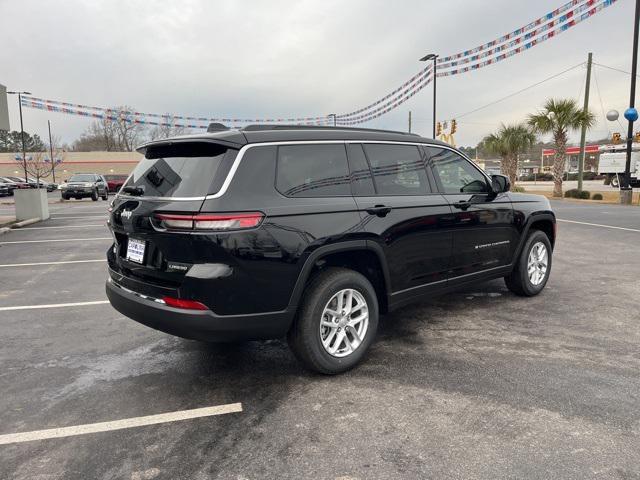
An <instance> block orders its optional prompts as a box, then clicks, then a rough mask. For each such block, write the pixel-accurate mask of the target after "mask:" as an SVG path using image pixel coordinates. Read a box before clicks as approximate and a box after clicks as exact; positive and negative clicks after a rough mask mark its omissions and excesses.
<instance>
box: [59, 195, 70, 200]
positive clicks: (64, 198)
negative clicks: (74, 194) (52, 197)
mask: <svg viewBox="0 0 640 480" xmlns="http://www.w3.org/2000/svg"><path fill="white" fill-rule="evenodd" d="M60 196H61V197H62V200H69V197H67V196H66V195H60Z"/></svg>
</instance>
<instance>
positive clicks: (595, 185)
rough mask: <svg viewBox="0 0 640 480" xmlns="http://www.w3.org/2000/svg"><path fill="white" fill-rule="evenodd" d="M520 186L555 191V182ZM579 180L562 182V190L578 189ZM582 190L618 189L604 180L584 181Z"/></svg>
mask: <svg viewBox="0 0 640 480" xmlns="http://www.w3.org/2000/svg"><path fill="white" fill-rule="evenodd" d="M518 185H519V186H521V187H524V188H525V190H527V191H528V192H535V191H538V192H544V191H549V192H551V191H552V190H553V182H518ZM577 187H578V182H577V180H573V181H569V182H562V189H563V190H565V191H566V190H569V189H571V188H577ZM582 188H584V189H585V190H588V191H590V192H592V193H593V192H614V191H615V190H616V189H615V188H613V187H611V186H610V185H605V184H604V183H603V181H602V180H584V181H583V182H582ZM633 191H634V192H637V191H640V189H638V188H634V189H633Z"/></svg>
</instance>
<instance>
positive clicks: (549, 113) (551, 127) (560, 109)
mask: <svg viewBox="0 0 640 480" xmlns="http://www.w3.org/2000/svg"><path fill="white" fill-rule="evenodd" d="M595 119H596V117H595V115H594V114H593V113H591V112H590V111H589V110H587V111H585V110H583V109H582V108H580V107H579V106H578V103H577V102H576V101H575V100H573V99H553V98H552V99H549V100H547V102H546V103H545V104H544V108H543V109H542V111H539V112H538V113H536V114H534V115H529V118H528V123H529V125H530V126H531V127H532V128H533V129H534V131H535V132H538V133H541V134H547V133H551V134H552V135H553V142H554V143H555V150H556V153H555V155H554V158H553V183H554V185H553V196H554V197H562V176H563V175H564V168H565V157H566V152H567V140H568V136H569V133H570V132H571V131H572V130H578V129H581V128H582V127H583V126H586V127H587V128H591V127H592V126H593V125H594V123H595Z"/></svg>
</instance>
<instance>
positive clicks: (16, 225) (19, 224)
mask: <svg viewBox="0 0 640 480" xmlns="http://www.w3.org/2000/svg"><path fill="white" fill-rule="evenodd" d="M39 221H40V218H39V217H36V218H29V219H28V220H22V221H21V222H16V223H14V224H13V225H11V228H22V227H26V226H27V225H31V224H33V223H37V222H39Z"/></svg>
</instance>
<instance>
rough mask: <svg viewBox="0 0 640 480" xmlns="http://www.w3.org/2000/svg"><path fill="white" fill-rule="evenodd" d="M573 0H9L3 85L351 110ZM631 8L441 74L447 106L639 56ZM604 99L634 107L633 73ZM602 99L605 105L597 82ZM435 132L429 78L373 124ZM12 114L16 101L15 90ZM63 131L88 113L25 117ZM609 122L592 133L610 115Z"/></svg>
mask: <svg viewBox="0 0 640 480" xmlns="http://www.w3.org/2000/svg"><path fill="white" fill-rule="evenodd" d="M560 3H561V0H541V1H537V2H527V1H525V0H520V1H515V2H514V1H513V0H493V1H491V2H487V1H485V0H464V1H463V0H454V1H448V2H441V1H437V2H436V1H420V0H415V1H408V0H407V1H396V2H388V1H384V0H370V1H366V0H351V1H344V0H343V1H339V0H326V1H320V0H303V1H293V0H291V1H285V0H273V1H259V0H220V1H216V2H212V1H206V0H190V1H181V2H173V1H168V0H157V1H148V2H133V1H125V0H111V1H107V0H105V1H83V0H75V1H74V0H68V1H59V2H47V1H42V0H41V1H37V0H23V1H21V2H15V1H9V0H5V1H2V0H0V31H1V32H2V33H3V35H2V38H3V44H2V47H0V65H3V68H2V73H1V75H2V78H0V83H4V84H6V85H7V86H8V87H9V88H12V89H26V90H30V91H32V92H33V94H34V95H36V96H41V97H45V98H53V99H60V100H64V101H71V102H77V103H88V104H95V105H100V106H109V105H118V104H128V105H132V106H135V107H136V108H137V109H139V110H141V111H148V112H159V113H162V112H174V113H180V114H197V115H212V116H213V115H229V116H291V115H296V116H298V115H323V114H327V113H333V112H339V113H340V112H348V111H352V110H355V109H357V108H359V107H362V106H364V105H366V104H368V103H370V102H371V101H373V100H375V99H377V98H379V97H380V96H382V95H384V94H386V93H388V92H389V91H391V90H393V89H394V88H395V87H396V86H398V85H399V84H401V83H402V82H404V81H405V80H406V79H407V78H408V77H410V76H412V75H413V74H415V73H416V72H417V71H418V69H419V68H421V66H422V65H421V64H419V63H418V62H417V59H418V58H420V57H421V56H422V55H424V54H425V53H427V52H430V51H435V52H439V53H442V54H445V55H446V54H449V53H454V52H456V51H459V50H463V49H466V48H470V47H473V46H476V45H478V44H481V43H484V42H486V41H488V40H491V39H493V38H495V37H497V36H499V35H502V34H504V33H507V32H508V31H511V30H513V29H515V28H517V27H519V26H521V25H524V24H525V23H527V22H529V21H530V20H532V19H534V18H536V17H538V16H540V15H542V14H544V13H546V12H548V11H550V10H552V9H553V8H555V7H557V6H558V5H559V4H560ZM632 9H633V4H632V2H630V1H624V0H619V2H618V3H617V4H616V5H614V6H612V7H610V8H608V9H606V10H605V11H603V12H602V13H599V14H598V15H596V16H595V17H594V18H592V19H590V20H588V21H586V22H584V23H583V24H581V25H578V26H576V27H575V28H574V29H571V30H569V31H567V32H565V33H563V34H562V35H560V36H559V37H558V38H556V39H553V40H551V41H548V42H545V43H543V44H541V45H539V46H536V47H535V48H533V49H531V50H530V51H528V52H526V53H524V54H522V55H518V56H516V57H514V58H511V59H508V60H505V61H504V62H501V63H499V64H497V65H494V66H489V67H487V68H483V69H481V70H479V71H476V72H472V73H467V74H463V75H459V76H456V77H449V78H444V79H440V80H439V82H438V91H439V95H438V98H439V108H438V110H439V117H440V118H442V119H446V118H451V117H452V116H454V115H459V114H461V113H464V112H467V111H470V110H473V109H474V108H477V107H480V106H482V105H485V104H487V103H489V102H491V101H493V100H496V99H499V98H501V97H503V96H505V95H507V94H509V93H511V92H515V91H517V90H519V89H521V88H524V87H526V86H528V85H530V84H532V83H534V82H536V81H539V80H542V79H544V78H546V77H548V76H550V75H552V74H554V73H557V72H559V71H562V70H563V69H565V68H568V67H569V66H571V65H575V64H577V63H580V62H583V61H585V60H586V56H587V52H588V51H593V52H594V56H595V61H596V62H599V63H603V64H606V65H611V66H614V67H618V68H622V69H624V70H628V69H629V64H630V49H631V33H632V18H633V15H632V13H633V12H632ZM596 75H597V78H598V81H599V86H600V90H601V92H602V97H603V103H604V108H605V110H608V109H610V108H618V109H620V110H623V109H624V108H625V105H626V103H627V101H628V98H627V97H628V93H627V92H628V81H629V78H628V76H626V75H623V74H620V73H617V72H613V71H609V70H605V69H603V68H599V69H597V70H596ZM583 83H584V70H582V69H580V70H574V71H572V72H570V73H568V74H566V75H563V76H562V77H560V78H558V79H556V80H553V81H550V82H548V83H545V84H544V85H541V86H539V87H536V88H534V89H531V90H529V91H527V92H526V93H523V94H521V95H518V96H515V97H513V98H511V99H509V100H507V101H504V102H502V103H499V104H497V105H495V106H492V107H490V108H487V109H484V110H481V111H479V112H477V113H475V114H473V115H469V116H468V117H465V118H463V119H461V120H460V133H459V135H458V143H459V144H463V145H466V144H475V143H476V142H477V141H478V140H479V139H480V138H481V137H482V136H483V135H484V134H486V133H487V132H488V131H490V130H491V129H492V128H495V127H496V126H497V125H498V124H499V123H500V122H501V121H502V122H514V121H518V120H521V119H523V118H524V116H525V115H526V114H527V113H528V112H531V111H533V110H535V109H536V108H537V107H538V106H539V105H541V104H542V102H543V101H544V100H545V99H546V98H547V97H548V96H551V95H554V96H573V97H577V96H578V95H579V93H580V92H581V91H582V89H583V86H582V85H583ZM592 95H593V96H592V103H591V106H592V109H593V110H594V111H595V112H597V113H599V116H600V117H602V115H601V110H602V109H601V107H600V101H599V98H598V96H597V91H596V90H595V89H592ZM409 109H411V110H412V111H413V115H414V120H415V122H414V126H415V129H416V130H417V131H418V132H420V133H423V134H429V133H430V131H431V123H430V119H431V89H430V87H428V88H427V89H424V90H423V91H422V92H421V93H420V94H418V95H417V96H415V97H414V98H413V99H412V100H410V101H409V102H407V103H406V104H404V105H403V106H402V107H401V108H399V109H397V110H395V111H393V112H391V113H389V114H388V115H386V116H384V117H382V118H379V119H377V120H375V121H373V122H370V123H369V124H368V126H371V127H376V128H392V129H406V124H407V112H408V110H409ZM11 114H12V122H13V125H14V126H16V125H17V107H16V105H15V100H14V101H12V102H11ZM47 118H50V119H51V120H52V122H53V124H54V129H55V130H56V131H57V132H58V133H60V134H62V135H63V137H64V138H65V140H68V141H70V140H72V139H73V138H75V137H76V136H77V135H78V134H79V133H80V132H81V131H82V130H83V129H84V128H85V126H86V125H87V120H84V119H78V118H73V117H70V116H63V115H60V114H47V113H45V112H38V111H35V110H25V123H26V126H25V128H26V129H27V130H29V131H36V132H39V133H44V132H45V130H46V119H47ZM605 123H606V122H604V121H601V122H600V123H599V125H598V126H597V127H596V128H595V131H594V132H593V136H594V137H598V136H602V135H604V134H605V133H607V131H608V129H609V128H612V126H611V125H606V124H605Z"/></svg>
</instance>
